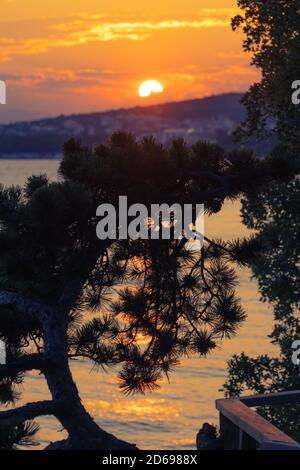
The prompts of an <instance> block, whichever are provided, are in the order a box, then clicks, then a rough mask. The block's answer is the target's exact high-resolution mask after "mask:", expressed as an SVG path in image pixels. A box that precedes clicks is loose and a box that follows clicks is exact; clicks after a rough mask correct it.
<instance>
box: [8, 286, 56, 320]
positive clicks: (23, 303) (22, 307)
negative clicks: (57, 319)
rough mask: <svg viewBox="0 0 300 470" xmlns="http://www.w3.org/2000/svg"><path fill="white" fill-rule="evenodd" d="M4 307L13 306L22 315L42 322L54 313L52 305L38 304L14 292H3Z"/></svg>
mask: <svg viewBox="0 0 300 470" xmlns="http://www.w3.org/2000/svg"><path fill="white" fill-rule="evenodd" d="M3 305H6V306H7V305H13V306H14V307H16V308H17V309H18V311H19V312H20V313H22V314H24V315H26V316H31V317H34V318H36V319H38V320H41V321H43V320H44V319H45V318H47V317H49V316H50V315H51V314H52V313H53V311H54V309H53V308H52V307H51V306H50V305H46V304H42V303H39V302H36V301H34V300H31V299H28V298H26V297H24V296H23V295H21V294H17V293H15V292H12V291H4V290H1V291H0V306H3Z"/></svg>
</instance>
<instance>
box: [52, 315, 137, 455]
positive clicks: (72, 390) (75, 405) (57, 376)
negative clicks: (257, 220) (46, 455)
mask: <svg viewBox="0 0 300 470" xmlns="http://www.w3.org/2000/svg"><path fill="white" fill-rule="evenodd" d="M44 342H45V354H46V356H48V357H49V358H50V360H51V364H52V366H50V367H48V368H47V369H46V370H45V371H44V375H45V378H46V380H47V384H48V387H49V390H50V392H51V395H52V399H53V403H54V405H55V410H56V411H55V415H56V417H57V418H58V419H59V421H60V422H61V424H62V425H63V427H64V428H65V429H66V431H67V432H68V434H69V439H68V440H67V441H64V442H65V443H66V442H67V446H65V448H74V449H79V448H80V449H136V447H135V446H134V445H133V444H129V443H127V442H124V441H122V440H119V439H117V438H116V437H115V436H113V435H112V434H109V433H107V432H106V431H104V430H103V429H101V428H100V427H99V426H98V425H97V424H96V423H95V421H94V420H93V418H92V417H91V416H90V414H89V413H88V412H87V411H86V409H85V408H84V406H83V404H82V402H81V399H80V396H79V392H78V389H77V386H76V384H75V382H74V380H73V377H72V374H71V370H70V367H69V362H68V354H67V321H66V319H65V318H64V315H62V316H60V315H59V314H56V315H51V316H50V317H48V318H47V320H46V321H45V322H44ZM54 351H55V353H54ZM63 447H64V446H62V448H63ZM49 448H50V449H51V448H55V447H51V446H50V447H49Z"/></svg>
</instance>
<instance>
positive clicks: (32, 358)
mask: <svg viewBox="0 0 300 470" xmlns="http://www.w3.org/2000/svg"><path fill="white" fill-rule="evenodd" d="M49 365H50V361H49V360H48V359H47V357H46V356H45V355H44V354H28V355H24V356H21V357H18V358H16V359H15V360H14V361H13V362H10V363H8V364H5V365H0V379H4V378H7V377H13V376H15V375H17V374H19V373H20V372H26V371H29V370H40V371H43V370H44V369H45V368H46V367H47V366H49Z"/></svg>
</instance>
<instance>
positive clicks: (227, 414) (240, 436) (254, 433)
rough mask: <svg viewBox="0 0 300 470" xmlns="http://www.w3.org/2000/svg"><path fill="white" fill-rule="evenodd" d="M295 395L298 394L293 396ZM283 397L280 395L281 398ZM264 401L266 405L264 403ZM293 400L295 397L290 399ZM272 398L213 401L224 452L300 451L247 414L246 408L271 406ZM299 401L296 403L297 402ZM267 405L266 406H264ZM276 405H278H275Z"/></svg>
mask: <svg viewBox="0 0 300 470" xmlns="http://www.w3.org/2000/svg"><path fill="white" fill-rule="evenodd" d="M296 393H299V392H296ZM283 395H284V394H283ZM283 395H282V396H281V398H282V399H283V400H285V399H286V395H285V397H283ZM268 397H269V398H270V401H269V402H268ZM290 397H292V399H295V397H296V394H293V395H290ZM275 401H276V400H275V398H274V397H273V394H272V396H270V395H269V396H268V395H267V396H264V398H263V397H262V396H257V397H245V398H244V399H234V398H228V399H226V398H224V399H219V400H216V408H217V410H218V411H219V412H220V434H221V439H222V440H223V443H224V448H225V449H233V450H234V449H236V450H241V449H258V448H259V449H278V450H279V449H281V450H283V449H285V450H291V449H293V450H300V444H298V443H297V442H296V441H294V439H292V438H291V437H289V436H287V435H286V434H285V433H284V432H282V431H280V429H278V428H276V427H275V426H274V425H273V424H271V423H269V422H268V421H267V420H265V419H264V418H263V417H262V416H260V415H259V414H258V413H256V412H255V411H254V410H251V409H250V408H249V407H248V406H247V405H246V404H245V402H246V403H250V406H258V405H262V404H264V405H266V404H274V403H275ZM298 401H299V400H298ZM267 402H268V403H267ZM276 404H282V402H281V401H280V403H279V402H278V400H277V402H276Z"/></svg>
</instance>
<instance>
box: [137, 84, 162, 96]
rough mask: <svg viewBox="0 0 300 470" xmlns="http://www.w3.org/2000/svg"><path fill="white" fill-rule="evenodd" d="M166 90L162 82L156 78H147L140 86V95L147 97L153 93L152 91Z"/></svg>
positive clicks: (160, 91)
mask: <svg viewBox="0 0 300 470" xmlns="http://www.w3.org/2000/svg"><path fill="white" fill-rule="evenodd" d="M163 91H164V88H163V86H162V85H161V83H159V82H157V81H156V80H147V81H146V82H143V83H142V84H141V85H140V87H139V96H140V97H141V98H147V97H148V96H150V95H152V93H162V92H163Z"/></svg>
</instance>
